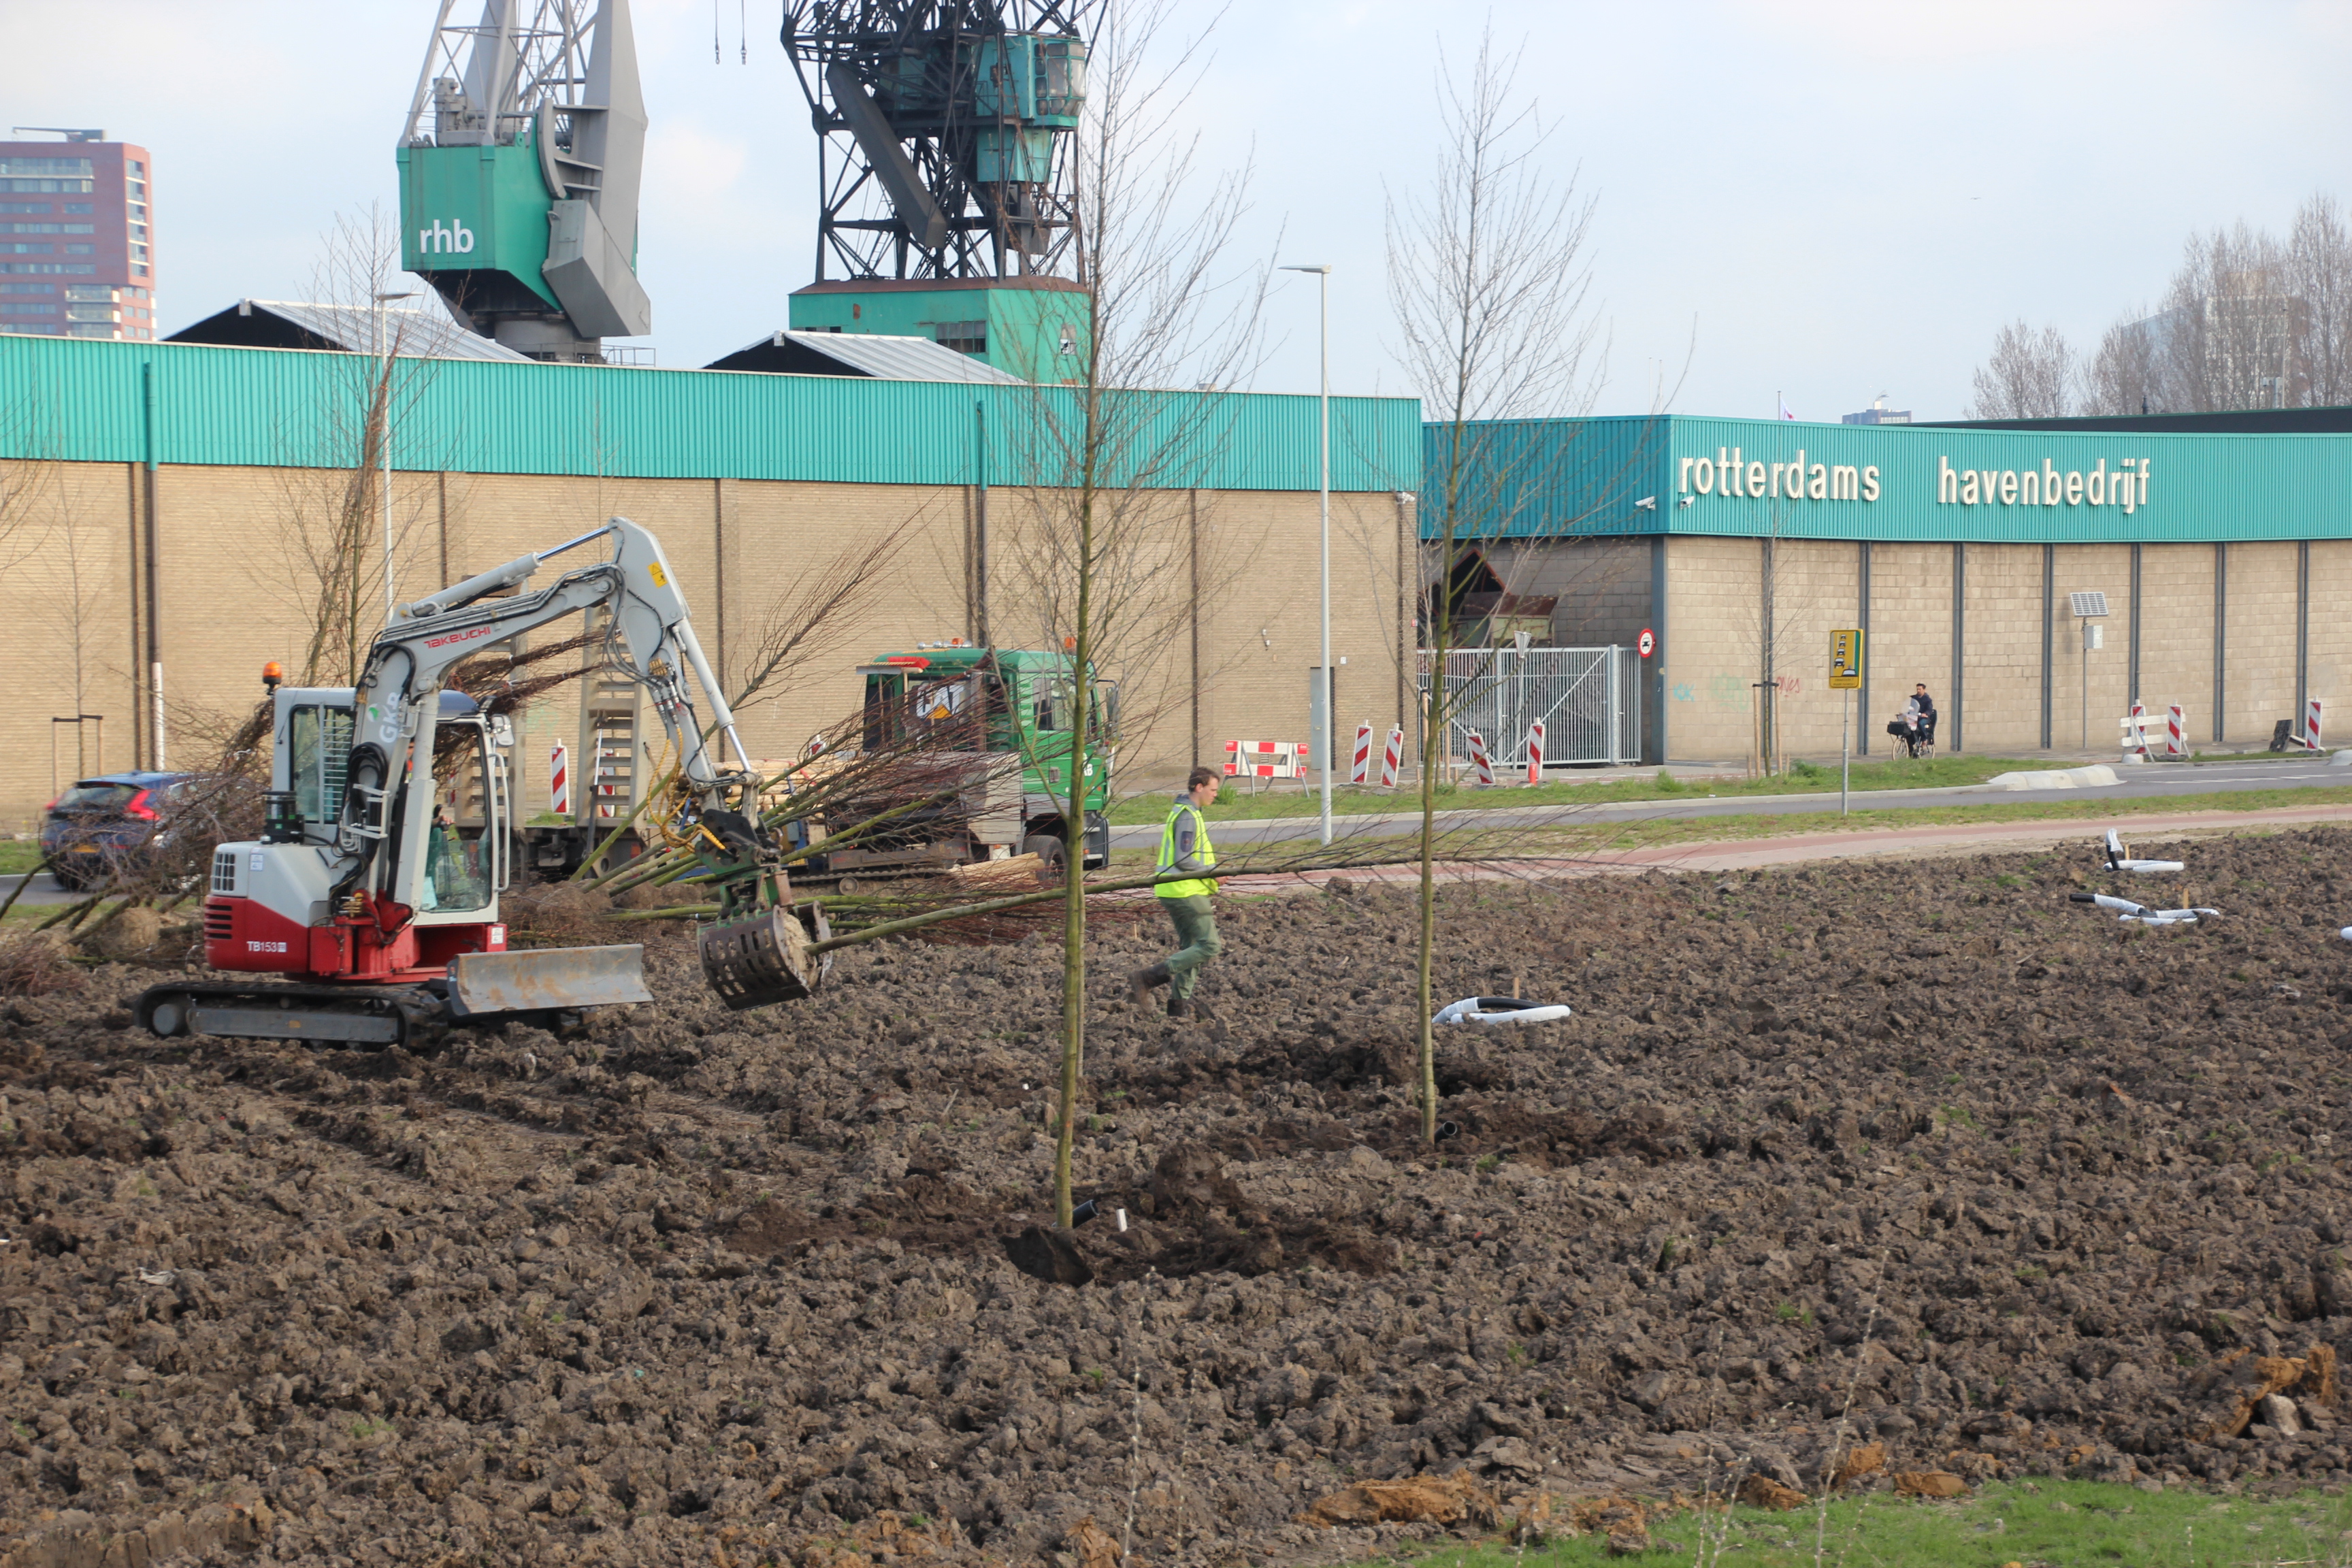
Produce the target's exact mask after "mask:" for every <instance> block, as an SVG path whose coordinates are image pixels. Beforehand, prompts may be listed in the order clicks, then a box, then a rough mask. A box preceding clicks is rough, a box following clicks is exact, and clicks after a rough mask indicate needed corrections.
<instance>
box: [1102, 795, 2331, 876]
mask: <svg viewBox="0 0 2352 1568" xmlns="http://www.w3.org/2000/svg"><path fill="white" fill-rule="evenodd" d="M2307 805H2340V806H2343V807H2344V808H2345V809H2346V810H2347V812H2352V785H2347V786H2346V787H2343V788H2333V787H2313V788H2304V789H2274V790H2240V791H2235V792H2232V793H2230V794H2226V795H2170V796H2156V797H2150V798H2145V799H2132V800H2108V801H2095V800H2053V801H1986V802H1985V803H1983V804H1982V805H1975V804H1971V805H1935V806H1919V807H1892V806H1890V807H1884V808H1881V809H1878V810H1874V811H1855V812H1852V813H1849V814H1848V815H1846V816H1839V815H1838V814H1837V813H1836V812H1835V811H1822V812H1810V811H1808V812H1778V813H1770V814H1766V813H1760V812H1759V813H1757V814H1754V815H1752V816H1683V817H1664V818H1658V819H1654V820H1651V821H1646V822H1579V821H1578V820H1577V818H1576V816H1575V814H1574V813H1573V812H1569V811H1563V812H1562V813H1561V814H1560V815H1559V817H1558V818H1557V819H1555V820H1553V821H1549V822H1531V823H1529V824H1528V825H1527V826H1511V827H1506V828H1492V829H1481V830H1475V831H1471V830H1460V831H1455V832H1450V833H1441V834H1440V836H1439V838H1440V853H1441V855H1442V856H1443V857H1444V858H1446V859H1448V860H1469V859H1477V858H1481V857H1486V856H1496V857H1502V856H1515V857H1521V858H1525V857H1528V856H1552V855H1578V854H1586V853H1590V852H1591V851H1594V850H1601V849H1647V848H1654V847H1659V846H1663V845H1674V844H1714V843H1722V842H1727V841H1732V840H1740V839H1751V838H1780V837H1789V836H1790V835H1793V834H1801V833H1869V832H1885V831H1887V830H1889V829H1902V828H1906V827H1935V826H1960V825H1966V824H1970V823H2004V822H2098V821H2104V820H2106V819H2108V818H2111V817H2117V816H2175V815H2191V814H2196V813H2202V812H2233V813H2234V812H2248V811H2279V810H2284V809H2286V808H2289V807H2293V806H2307ZM1414 842H1415V838H1414V835H1413V833H1412V831H1411V830H1409V829H1407V830H1401V831H1399V832H1398V833H1396V834H1393V835H1386V836H1381V837H1372V836H1370V835H1365V836H1358V835H1354V834H1350V835H1349V837H1348V838H1347V849H1348V855H1349V858H1350V859H1352V860H1356V861H1359V862H1361V861H1363V860H1366V859H1367V858H1375V856H1376V852H1377V851H1379V850H1381V848H1383V847H1386V848H1387V849H1388V850H1389V851H1390V852H1391V853H1392V854H1393V855H1394V856H1395V857H1397V858H1405V857H1406V856H1407V854H1408V851H1409V849H1410V847H1411V846H1412V845H1413V843H1414ZM1281 847H1282V846H1281V843H1280V842H1279V841H1277V842H1276V843H1273V844H1269V845H1265V846H1262V847H1259V846H1251V847H1245V848H1242V847H1237V848H1234V849H1230V850H1227V851H1224V852H1223V854H1224V858H1225V860H1226V862H1227V864H1226V865H1225V866H1224V867H1223V869H1224V870H1225V872H1226V874H1227V875H1230V876H1243V875H1246V874H1247V873H1248V872H1250V871H1252V870H1265V869H1272V867H1269V866H1267V865H1265V861H1266V860H1268V859H1273V858H1278V857H1279V852H1280V849H1281ZM1260 849H1262V850H1263V851H1264V853H1263V854H1259V853H1247V852H1245V850H1260ZM1151 860H1152V852H1151V851H1150V850H1148V849H1114V850H1112V851H1111V864H1112V865H1114V866H1122V867H1123V866H1129V865H1142V866H1148V865H1150V863H1151Z"/></svg>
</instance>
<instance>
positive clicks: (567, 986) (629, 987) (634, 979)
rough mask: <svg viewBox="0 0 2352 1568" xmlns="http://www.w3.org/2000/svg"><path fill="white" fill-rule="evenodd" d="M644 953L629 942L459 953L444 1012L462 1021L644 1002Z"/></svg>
mask: <svg viewBox="0 0 2352 1568" xmlns="http://www.w3.org/2000/svg"><path fill="white" fill-rule="evenodd" d="M645 955H646V950H645V949H644V948H643V947H640V946H638V945H637V944H635V943H634V942H632V943H630V944H629V945H627V946H625V947H547V948H535V949H530V950H526V951H523V952H468V953H464V954H461V955H459V956H458V957H457V958H455V959H453V960H451V961H450V963H449V998H450V1003H451V1008H450V1010H451V1011H452V1012H453V1013H455V1014H456V1015H457V1016H459V1017H461V1018H462V1017H465V1016H468V1015H471V1014H477V1013H531V1012H541V1011H546V1010H551V1009H569V1008H573V1007H611V1006H614V1005H619V1004H622V1003H625V1002H650V1001H652V1000H653V999H654V997H653V993H652V992H650V991H647V990H646V965H645Z"/></svg>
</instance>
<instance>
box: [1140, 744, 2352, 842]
mask: <svg viewBox="0 0 2352 1568" xmlns="http://www.w3.org/2000/svg"><path fill="white" fill-rule="evenodd" d="M2113 765H2114V766H2115V771H2116V779H2117V781H2118V782H2116V783H2115V784H2101V785H2097V786H2095V787H2092V788H2088V789H2068V790H2018V791H2011V790H2006V789H1994V788H1992V787H1990V786H1989V785H1986V784H1965V785H1961V786H1959V787H1958V788H1954V789H1879V790H1856V791H1854V792H1853V795H1852V796H1851V797H1850V800H1849V805H1851V806H1852V808H1853V809H1854V810H1856V811H1920V810H1926V809H1927V808H1929V807H1933V806H1938V805H1990V804H1994V803H1997V802H2011V803H2014V804H2019V805H2023V804H2028V803H2032V802H2046V801H2079V802H2084V803H2090V802H2096V801H2107V800H2147V799H2161V798H2164V797H2166V796H2172V795H2235V794H2241V793H2243V792H2245V791H2249V790H2265V789H2310V788H2314V787H2326V786H2329V785H2336V786H2339V787H2343V788H2347V789H2352V767H2336V766H2332V765H2330V763H2329V762H2328V759H2327V758H2326V756H2325V755H2321V756H2317V757H2310V758H2291V759H2288V760H2285V761H2282V762H2275V763H2272V762H2263V763H2146V764H2143V765H2139V766H2125V765H2123V764H2120V763H2117V764H2113ZM2018 766H2019V768H2020V770H2021V771H2026V770H2031V769H2033V768H2034V767H2035V766H2036V764H2034V763H2019V764H2018ZM1510 793H1511V792H1510V791H1509V790H1508V789H1507V788H1497V789H1496V791H1495V795H1496V805H1492V806H1469V807H1465V808H1463V809H1460V810H1455V811H1441V812H1439V813H1438V814H1437V820H1438V823H1439V826H1441V827H1442V828H1444V829H1446V830H1449V831H1455V832H1458V831H1461V830H1463V829H1465V828H1482V827H1526V826H1531V825H1537V824H1541V823H1545V822H1558V823H1562V824H1571V823H1572V824H1583V823H1590V822H1653V821H1657V820H1660V819H1682V818H1689V817H1707V816H1788V815H1790V814H1792V813H1803V812H1818V811H1835V810H1836V809H1837V798H1838V797H1837V794H1836V792H1835V791H1831V792H1829V793H1827V794H1818V793H1816V794H1806V795H1735V796H1727V797H1725V798H1723V799H1716V798H1714V797H1711V796H1709V795H1706V794H1705V793H1704V786H1700V785H1694V786H1693V793H1692V794H1691V795H1688V796H1685V797H1684V798H1682V799H1679V800H1655V801H1627V802H1620V803H1616V804H1612V805H1545V806H1519V807H1516V808H1515V807H1512V806H1510V805H1507V804H1505V803H1506V802H1507V801H1508V799H1509V797H1510ZM1420 820H1421V818H1420V816H1419V814H1418V813H1412V812H1398V813H1382V814H1379V815H1367V816H1335V817H1334V818H1332V822H1331V827H1332V832H1333V833H1334V835H1335V836H1338V835H1345V836H1347V837H1359V836H1362V837H1377V836H1380V835H1382V834H1391V833H1401V832H1404V831H1407V830H1409V829H1411V828H1412V827H1413V826H1417V825H1418V824H1419V822H1420ZM1318 831H1319V827H1318V824H1317V822H1316V819H1315V818H1314V817H1313V816H1277V817H1267V818H1264V819H1262V820H1256V821H1226V822H1219V823H1217V824H1216V825H1215V828H1214V834H1213V836H1214V837H1215V838H1216V840H1217V842H1218V843H1220V844H1230V845H1243V844H1271V843H1276V842H1280V841H1282V840H1286V839H1293V838H1312V837H1315V836H1316V835H1317V833H1318ZM1110 841H1111V845H1112V847H1114V848H1120V849H1150V848H1155V847H1158V845H1159V843H1160V828H1159V827H1158V826H1156V825H1155V826H1141V825H1139V826H1129V827H1114V828H1112V829H1111V834H1110Z"/></svg>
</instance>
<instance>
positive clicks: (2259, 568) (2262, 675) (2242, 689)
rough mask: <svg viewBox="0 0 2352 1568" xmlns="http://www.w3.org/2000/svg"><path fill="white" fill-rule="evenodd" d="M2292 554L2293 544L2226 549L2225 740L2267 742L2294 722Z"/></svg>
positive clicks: (2270, 542) (2251, 544) (2250, 544)
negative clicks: (2276, 726) (2279, 724)
mask: <svg viewBox="0 0 2352 1568" xmlns="http://www.w3.org/2000/svg"><path fill="white" fill-rule="evenodd" d="M2295 555H2296V550H2295V546H2294V542H2293V541H2292V540H2287V541H2276V540H2263V541H2260V542H2246V543H2239V544H2232V545H2231V546H2229V572H2230V581H2229V589H2230V591H2229V603H2228V605H2227V606H2226V613H2227V615H2228V616H2229V638H2228V641H2227V642H2226V644H2225V645H2224V651H2225V653H2226V655H2227V658H2225V659H2224V661H2223V667H2222V679H2221V686H2222V695H2223V700H2222V708H2221V723H2222V727H2223V732H2224V738H2225V739H2228V740H2232V741H2267V740H2268V739H2269V738H2270V733H2271V726H2272V724H2273V723H2274V722H2275V721H2278V720H2281V719H2285V720H2288V721H2290V723H2291V724H2292V723H2293V721H2294V720H2296V719H2297V718H2298V717H2299V716H2298V715H2297V714H2296V712H2295V710H2294V654H2295V614H2294V612H2295ZM2336 602H2337V603H2338V604H2341V603H2342V601H2341V600H2338V601H2336ZM2300 727H2301V726H2300V725H2299V724H2295V725H2294V728H2295V729H2299V728H2300ZM2290 732H2292V731H2290Z"/></svg>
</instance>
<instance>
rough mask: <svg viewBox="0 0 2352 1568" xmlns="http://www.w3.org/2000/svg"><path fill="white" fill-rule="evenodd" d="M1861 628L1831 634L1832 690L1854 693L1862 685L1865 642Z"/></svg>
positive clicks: (1849, 628) (1851, 627)
mask: <svg viewBox="0 0 2352 1568" xmlns="http://www.w3.org/2000/svg"><path fill="white" fill-rule="evenodd" d="M1864 636H1865V634H1864V631H1863V629H1862V628H1861V627H1860V626H1849V627H1847V628H1846V629H1845V630H1843V631H1833V632H1832V633H1830V689H1831V690H1832V691H1853V690H1854V689H1858V688H1859V687H1860V686H1861V685H1862V670H1863V641H1864Z"/></svg>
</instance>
